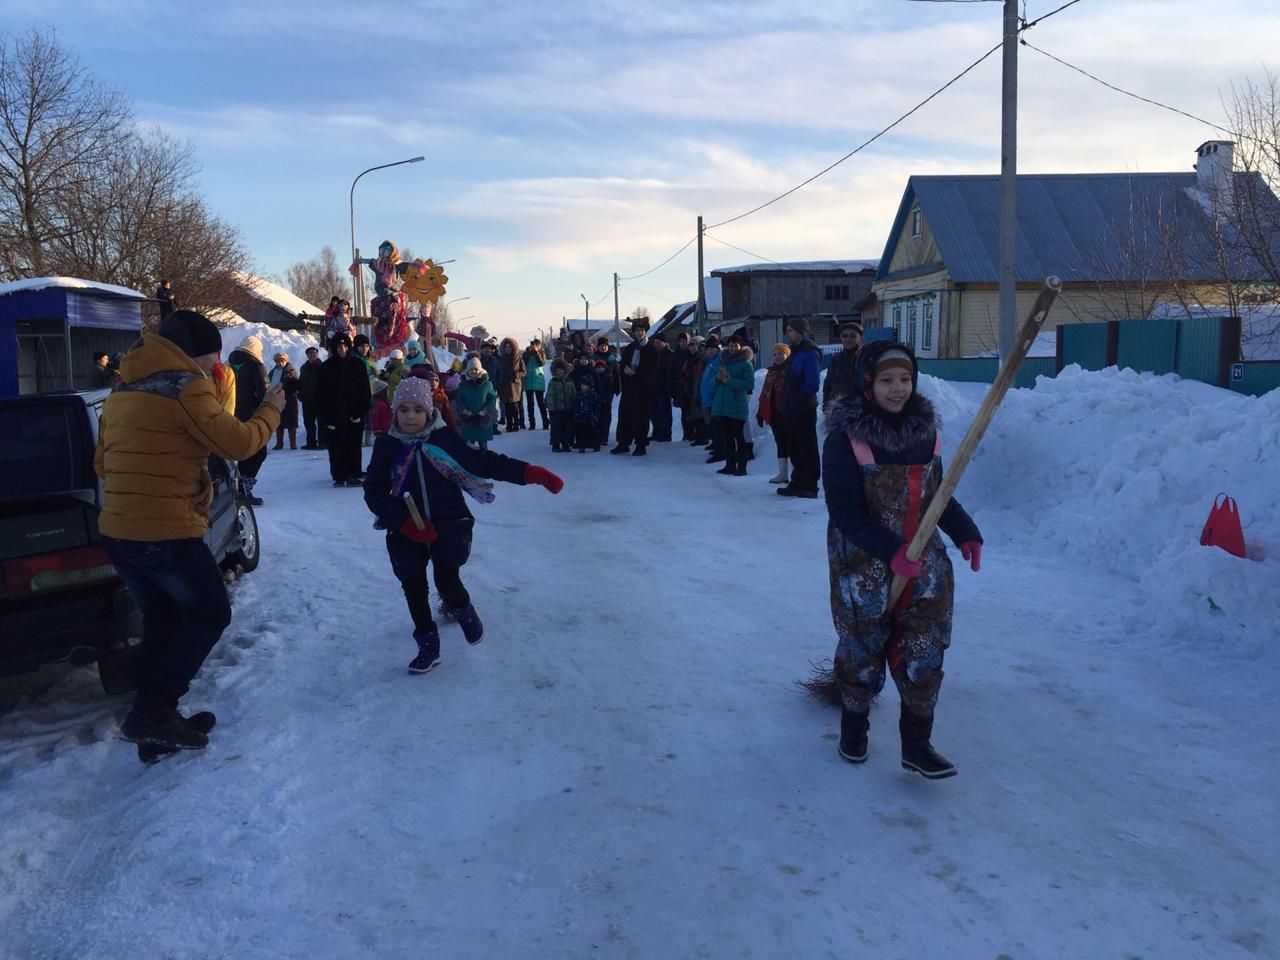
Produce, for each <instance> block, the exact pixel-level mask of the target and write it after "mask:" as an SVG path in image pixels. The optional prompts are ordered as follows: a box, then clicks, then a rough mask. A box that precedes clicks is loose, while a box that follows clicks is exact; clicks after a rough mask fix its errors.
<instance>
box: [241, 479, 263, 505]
mask: <svg viewBox="0 0 1280 960" xmlns="http://www.w3.org/2000/svg"><path fill="white" fill-rule="evenodd" d="M257 483H258V478H257V477H245V476H242V477H241V478H240V485H241V486H242V487H243V488H244V498H245V499H246V500H248V501H249V502H250V503H251V504H253V505H254V506H255V507H260V506H262V504H263V500H262V498H261V497H255V496H254V495H253V488H254V487H255V486H256V485H257Z"/></svg>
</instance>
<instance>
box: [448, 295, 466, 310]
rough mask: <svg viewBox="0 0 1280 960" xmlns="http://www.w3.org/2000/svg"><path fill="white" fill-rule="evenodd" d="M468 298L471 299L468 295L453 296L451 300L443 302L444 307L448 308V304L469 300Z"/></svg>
mask: <svg viewBox="0 0 1280 960" xmlns="http://www.w3.org/2000/svg"><path fill="white" fill-rule="evenodd" d="M470 299H471V298H470V297H454V298H453V299H452V300H446V301H445V302H444V305H445V308H446V309H448V306H449V304H451V303H461V302H462V301H463V300H470Z"/></svg>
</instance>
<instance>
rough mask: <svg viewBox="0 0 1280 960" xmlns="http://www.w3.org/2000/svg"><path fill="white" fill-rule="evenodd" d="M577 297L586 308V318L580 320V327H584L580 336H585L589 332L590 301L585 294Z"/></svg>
mask: <svg viewBox="0 0 1280 960" xmlns="http://www.w3.org/2000/svg"><path fill="white" fill-rule="evenodd" d="M578 296H580V297H581V298H582V302H583V304H584V305H585V307H586V316H584V317H583V318H582V325H583V327H584V329H583V332H582V335H583V336H586V335H587V334H588V333H590V332H591V301H590V300H588V299H587V295H586V294H585V293H580V294H578Z"/></svg>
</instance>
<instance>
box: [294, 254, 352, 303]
mask: <svg viewBox="0 0 1280 960" xmlns="http://www.w3.org/2000/svg"><path fill="white" fill-rule="evenodd" d="M285 285H286V286H287V287H288V288H289V289H290V290H291V291H292V292H293V293H295V294H297V295H298V296H300V297H301V298H302V299H303V300H306V301H307V302H308V303H313V304H315V305H316V306H317V307H320V308H321V309H324V308H325V307H326V306H328V304H329V298H330V297H342V298H343V299H344V300H350V299H351V298H352V293H351V274H350V273H348V272H347V271H346V270H344V269H342V268H341V267H340V266H339V265H338V256H337V254H335V253H334V252H333V247H331V246H328V245H327V244H326V245H325V246H324V247H322V248H321V249H320V252H319V253H318V254H317V255H316V256H314V257H312V258H311V259H310V260H300V261H298V262H297V263H295V264H293V265H292V266H291V267H289V269H288V270H286V271H285Z"/></svg>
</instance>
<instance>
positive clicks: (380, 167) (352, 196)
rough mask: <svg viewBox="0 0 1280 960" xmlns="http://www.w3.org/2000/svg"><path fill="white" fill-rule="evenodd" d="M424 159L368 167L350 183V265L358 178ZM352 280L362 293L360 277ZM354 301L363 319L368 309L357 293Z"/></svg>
mask: <svg viewBox="0 0 1280 960" xmlns="http://www.w3.org/2000/svg"><path fill="white" fill-rule="evenodd" d="M425 159H427V158H426V157H410V158H409V159H408V160H397V161H396V162H395V163H382V164H379V165H378V166H376V167H370V168H369V169H368V170H362V171H360V174H359V176H357V177H356V178H355V179H354V180H352V181H351V194H350V196H349V197H348V198H347V199H348V203H349V205H350V209H351V262H352V264H354V263H355V262H356V184H357V183H359V182H360V177H363V176H364V175H365V174H366V173H373V171H375V170H385V169H387V167H398V166H400V165H401V164H403V163H419V162H420V161H422V160H425ZM354 279H355V280H356V290H357V291H362V290H363V285H362V284H361V282H360V277H359V276H358V275H357V276H356V277H355V278H354ZM356 299H357V300H358V301H359V303H358V304H357V307H358V308H359V311H360V316H362V317H363V316H364V315H365V313H366V311H367V309H368V308H367V306H366V305H365V302H364V297H362V296H360V295H359V293H357V296H356Z"/></svg>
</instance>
